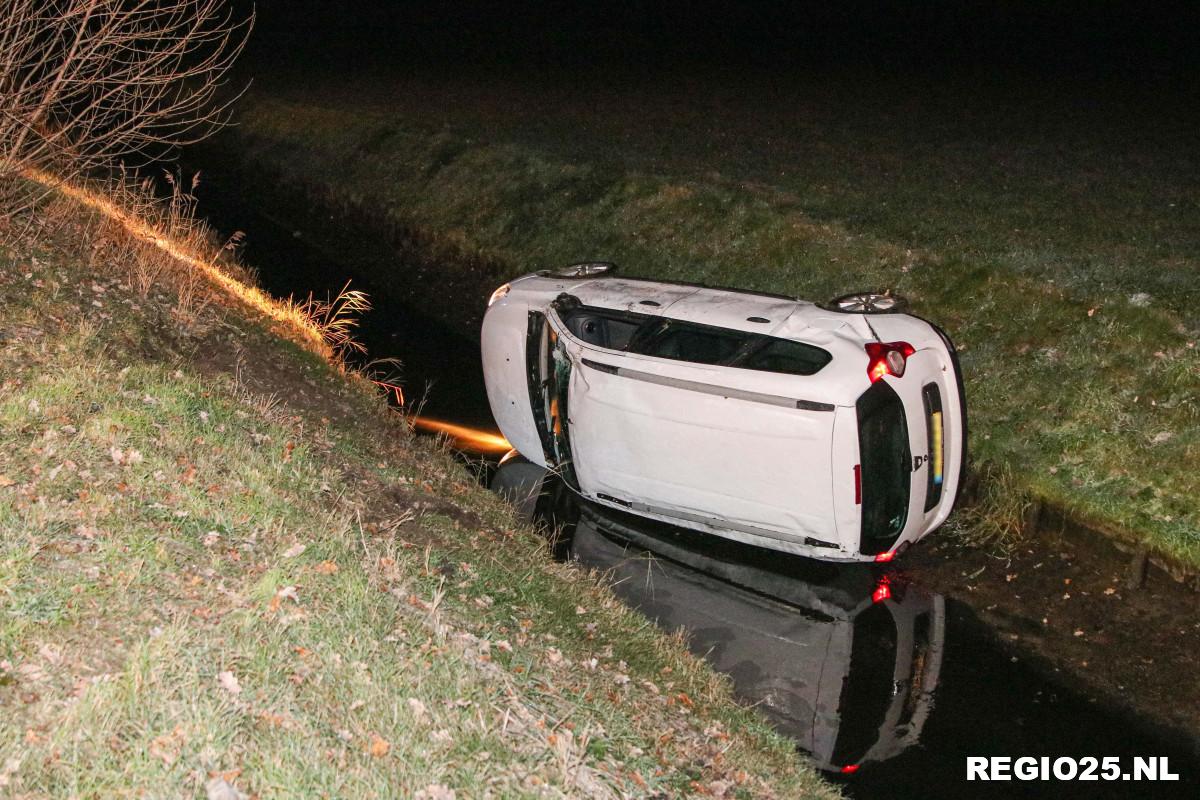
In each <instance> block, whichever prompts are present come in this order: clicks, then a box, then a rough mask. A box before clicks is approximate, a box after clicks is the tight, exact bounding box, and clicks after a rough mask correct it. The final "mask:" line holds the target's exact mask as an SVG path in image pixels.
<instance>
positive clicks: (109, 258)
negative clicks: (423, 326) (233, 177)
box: [25, 169, 370, 367]
mask: <svg viewBox="0 0 1200 800" xmlns="http://www.w3.org/2000/svg"><path fill="white" fill-rule="evenodd" d="M25 175H26V177H27V178H28V179H30V180H32V181H35V182H38V183H39V184H41V185H43V186H45V187H48V188H53V189H55V190H57V191H58V192H59V193H60V196H57V197H54V198H53V199H52V200H50V202H49V203H48V204H47V205H46V206H45V208H44V213H45V214H47V215H48V218H49V219H50V220H51V224H52V225H54V224H58V225H59V226H61V225H62V224H67V223H71V224H74V223H75V221H77V220H78V216H79V215H78V209H77V207H75V206H73V204H72V203H81V204H83V205H84V206H86V207H88V208H90V209H93V210H94V211H96V212H98V216H97V217H95V218H94V220H95V221H94V222H90V223H87V225H88V231H87V234H88V236H89V238H90V239H91V241H92V247H93V250H94V251H96V252H95V259H102V260H103V261H104V262H106V263H109V264H116V265H119V268H123V269H124V270H125V271H126V272H127V274H128V276H129V280H130V281H131V283H132V284H133V285H134V286H135V287H136V288H137V289H138V291H139V293H140V294H141V295H142V296H143V297H144V296H146V295H148V294H149V293H150V291H151V290H152V289H154V288H156V287H161V286H169V287H170V288H171V289H172V290H174V293H175V296H176V311H177V312H178V313H179V314H180V315H181V316H182V317H185V318H186V317H188V316H189V315H192V314H194V312H195V311H196V308H197V306H198V304H200V303H204V302H207V301H208V299H210V298H209V297H208V293H209V292H210V291H212V290H214V289H215V290H219V291H222V292H224V293H225V294H226V295H229V296H232V297H233V298H235V299H237V300H239V301H241V302H243V303H245V304H246V305H248V306H250V307H251V308H253V309H254V310H255V311H257V312H259V313H261V314H263V315H264V316H266V317H267V318H269V319H271V320H274V321H275V322H277V323H279V324H280V325H281V326H282V327H281V329H282V330H284V331H286V332H287V335H288V336H290V337H291V338H293V339H296V340H297V341H299V342H300V343H301V344H303V345H304V346H306V347H307V348H308V349H309V350H311V351H312V352H314V353H316V354H317V355H319V356H321V357H323V358H325V359H327V360H329V361H330V362H331V363H334V364H336V365H338V366H339V367H342V366H344V361H343V359H342V356H344V355H345V354H347V353H349V352H355V351H358V350H361V347H360V346H359V345H358V343H357V342H355V340H354V338H353V332H354V329H355V327H356V326H357V321H356V317H357V315H358V314H360V313H363V312H365V311H367V310H369V309H370V302H369V301H368V299H367V297H366V295H364V294H363V293H362V292H358V291H355V290H352V289H350V288H349V284H347V286H346V288H345V289H343V290H342V292H341V293H340V294H339V295H338V296H337V297H336V298H333V299H332V300H314V299H313V298H312V297H311V296H310V297H309V298H308V299H307V300H305V301H303V302H297V301H294V300H291V299H288V300H280V299H278V298H275V297H272V296H271V295H269V294H267V293H266V292H264V291H263V290H261V289H259V288H258V287H257V286H256V285H254V281H253V276H252V275H251V273H250V272H249V271H248V270H247V269H246V268H245V267H243V266H242V265H241V264H240V263H239V262H238V260H237V258H236V251H237V246H238V244H239V243H240V241H241V237H240V236H239V235H238V234H235V235H234V236H233V237H231V238H230V239H228V240H226V241H224V242H220V241H218V239H217V237H216V235H215V234H214V233H213V232H212V230H211V229H210V228H209V227H208V226H207V225H206V224H205V223H204V221H203V220H201V219H199V218H198V217H197V216H196V200H195V197H194V196H193V195H192V194H191V191H190V190H191V189H194V188H195V182H196V181H197V180H199V176H195V177H193V178H192V184H191V186H190V187H189V188H188V189H185V188H184V186H183V181H182V180H181V179H180V178H179V176H176V175H172V174H171V173H166V176H167V181H168V184H169V186H170V190H171V191H170V193H169V195H168V196H167V197H166V198H165V199H164V198H161V197H159V196H157V195H156V194H155V192H154V186H153V183H152V182H151V181H150V180H149V179H145V178H143V179H140V180H139V179H135V178H131V177H130V176H128V175H124V174H122V175H120V176H118V177H116V178H114V179H113V180H111V181H109V182H107V183H105V184H101V185H95V184H93V185H91V186H85V185H81V184H78V183H71V182H66V181H63V180H62V179H59V178H57V177H56V176H54V175H51V174H50V173H47V172H43V171H41V170H36V169H29V170H26V172H25Z"/></svg>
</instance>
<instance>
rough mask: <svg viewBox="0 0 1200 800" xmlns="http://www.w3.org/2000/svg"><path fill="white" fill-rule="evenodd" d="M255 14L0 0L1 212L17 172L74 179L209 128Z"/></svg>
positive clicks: (206, 7)
mask: <svg viewBox="0 0 1200 800" xmlns="http://www.w3.org/2000/svg"><path fill="white" fill-rule="evenodd" d="M253 22H254V19H253V16H250V17H248V18H246V19H243V20H239V19H235V18H234V16H233V12H232V10H231V9H230V8H229V7H228V5H227V0H0V194H5V193H6V194H8V195H9V203H8V207H7V209H0V211H4V210H7V211H8V212H9V213H11V211H13V210H14V206H13V202H12V199H11V196H12V187H13V186H14V185H16V179H17V178H18V176H19V175H20V174H21V173H22V172H24V171H26V170H29V169H38V170H52V171H55V172H56V173H57V174H59V175H61V176H62V177H64V178H71V177H74V176H77V175H79V174H81V173H87V172H90V171H93V170H96V169H97V168H105V167H108V168H112V167H115V166H116V165H118V164H120V163H122V162H123V161H124V160H127V159H135V158H136V159H139V160H146V161H149V160H153V159H154V158H156V157H161V156H163V155H165V154H167V153H169V152H170V151H171V150H172V149H173V148H175V147H178V146H181V145H183V144H189V143H192V142H195V141H198V140H200V139H203V138H204V137H205V136H207V135H210V134H211V133H212V132H213V131H214V130H216V129H217V128H219V127H220V126H221V125H223V124H224V123H225V122H227V121H228V116H229V108H230V104H231V103H232V102H233V100H235V99H236V97H234V98H227V99H224V100H220V99H219V97H220V95H221V92H222V90H223V88H224V83H223V80H224V77H225V76H226V75H227V73H228V71H229V69H230V67H232V65H233V63H234V61H235V60H236V59H237V57H238V56H239V55H240V53H241V52H242V49H243V48H244V47H245V44H246V39H247V37H248V36H249V33H250V29H251V27H252V25H253ZM5 189H8V190H9V191H8V192H5Z"/></svg>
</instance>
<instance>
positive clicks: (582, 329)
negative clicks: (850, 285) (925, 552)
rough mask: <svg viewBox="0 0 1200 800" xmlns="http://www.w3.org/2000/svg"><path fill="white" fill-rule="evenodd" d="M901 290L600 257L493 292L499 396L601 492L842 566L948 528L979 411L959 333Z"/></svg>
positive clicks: (490, 361)
mask: <svg viewBox="0 0 1200 800" xmlns="http://www.w3.org/2000/svg"><path fill="white" fill-rule="evenodd" d="M900 309H901V303H900V301H898V299H897V298H894V297H892V296H889V295H880V294H872V293H863V294H858V295H848V296H847V297H844V298H840V299H839V300H837V301H834V303H832V304H830V305H829V306H827V307H822V306H818V305H815V304H813V303H809V302H804V301H800V300H793V299H789V298H785V297H776V296H771V295H762V294H751V293H745V292H739V291H732V290H728V289H714V288H709V287H703V286H695V285H683V284H674V283H663V282H657V281H648V280H637V279H629V278H621V277H616V276H615V275H613V270H612V266H611V265H609V264H604V263H598V264H597V263H588V264H577V265H574V266H572V267H568V268H566V269H564V270H559V271H554V272H540V273H536V274H533V275H527V276H524V277H522V278H519V279H517V280H514V281H512V282H511V283H506V284H505V285H503V286H501V287H500V288H498V289H497V290H496V291H495V292H494V293H493V294H492V297H491V299H490V300H489V303H488V310H487V313H486V314H485V316H484V320H483V330H482V354H483V372H484V380H485V382H486V384H487V392H488V401H489V402H490V404H491V408H492V414H493V416H494V417H495V419H496V422H497V424H498V425H499V426H500V430H501V432H502V433H503V434H504V436H505V437H506V438H507V439H508V441H509V442H510V443H511V444H512V446H513V447H514V448H515V449H516V450H517V451H518V452H519V453H521V455H523V456H525V458H527V459H529V460H530V461H532V462H534V463H535V464H538V465H540V466H544V467H546V468H548V469H552V470H555V471H556V472H557V473H559V474H560V475H561V476H562V478H563V480H564V481H565V482H566V483H567V485H568V486H570V487H571V488H572V489H573V490H575V491H576V492H578V493H579V494H580V495H582V496H583V497H585V498H587V499H588V500H591V501H593V502H595V503H599V504H600V505H605V506H610V507H613V508H618V509H622V510H625V511H629V512H632V513H635V514H638V515H641V516H644V517H649V518H651V519H657V520H661V521H664V522H669V523H673V524H675V525H678V526H681V527H686V528H689V529H693V530H697V531H702V532H705V533H712V534H716V535H719V536H725V537H728V538H730V539H735V540H738V541H742V542H746V543H749V544H753V545H758V546H761V547H767V548H772V549H775V550H782V551H786V552H790V553H797V554H800V555H806V556H811V557H815V558H820V559H826V560H833V561H888V560H891V558H893V557H894V556H895V555H896V554H897V553H899V552H900V551H901V550H902V549H903V548H905V547H907V546H908V545H909V544H911V543H912V542H915V541H917V540H918V539H920V538H921V537H922V536H924V535H926V534H927V533H929V532H930V531H932V530H934V529H935V528H937V527H938V526H939V525H941V524H942V523H943V522H944V521H945V520H946V517H947V516H949V514H950V511H951V508H952V507H953V505H954V500H955V495H956V494H957V491H958V486H959V482H960V478H961V475H962V471H963V463H964V461H965V453H966V413H965V403H964V399H963V393H962V382H961V379H960V376H959V370H958V366H957V359H956V356H955V352H954V346H953V345H952V344H951V342H950V339H949V338H948V337H947V336H946V335H945V334H944V333H943V332H941V331H940V330H939V329H938V328H936V327H935V326H933V325H931V324H930V323H928V322H926V321H924V320H922V319H918V318H917V317H914V316H911V315H909V314H905V313H902V312H901V310H900Z"/></svg>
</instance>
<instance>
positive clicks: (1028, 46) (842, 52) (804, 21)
mask: <svg viewBox="0 0 1200 800" xmlns="http://www.w3.org/2000/svg"><path fill="white" fill-rule="evenodd" d="M256 5H257V11H258V30H257V32H256V36H255V39H254V42H253V45H252V48H251V53H250V55H251V58H252V59H254V60H255V61H258V62H260V63H261V62H262V61H263V60H269V61H271V62H274V63H282V62H288V61H294V60H303V61H304V62H305V63H306V64H308V65H314V66H315V65H321V66H325V67H329V68H334V67H336V68H339V69H343V70H357V69H379V68H386V67H392V66H405V65H407V66H413V65H430V66H439V67H442V68H446V69H453V68H455V67H459V66H501V65H508V66H520V65H527V66H537V67H548V68H554V67H561V68H572V67H611V68H614V69H639V68H645V69H657V68H661V67H672V66H692V67H713V66H721V67H725V68H788V67H791V68H795V67H809V68H837V69H854V70H859V69H867V70H889V71H906V72H921V73H935V74H936V73H938V72H952V71H953V72H958V71H960V70H963V69H966V70H970V69H972V68H980V69H987V70H1004V71H1009V72H1012V73H1013V74H1018V75H1024V76H1030V75H1031V74H1032V75H1045V76H1064V77H1097V78H1106V79H1123V80H1130V81H1140V82H1160V81H1164V80H1167V81H1172V82H1175V81H1185V82H1186V81H1188V80H1189V79H1190V76H1191V74H1192V71H1193V68H1194V67H1195V66H1196V62H1197V53H1196V51H1197V47H1196V44H1197V41H1198V40H1200V38H1198V37H1197V27H1198V21H1200V14H1198V13H1197V5H1200V4H1196V3H1170V4H1168V3H1131V2H1104V0H1098V1H1093V2H1086V0H1074V1H1073V2H1036V1H1034V0H1012V1H1010V2H1002V1H1001V2H978V1H976V0H957V1H956V0H926V1H922V0H907V1H902V2H889V1H888V0H882V1H881V2H872V0H848V1H847V2H827V3H818V2H804V1H801V2H790V3H789V2H770V3H738V2H716V1H715V0H696V1H695V2H677V1H675V0H665V1H664V2H656V1H655V0H632V1H631V2H625V3H599V2H592V3H587V2H571V1H570V0H546V1H545V2H526V1H524V0H516V2H488V1H487V0H459V1H458V2H444V3H436V2H404V1H403V0H394V1H393V2H382V1H381V0H374V1H372V0H367V1H366V2H341V1H335V0H260V2H258V3H257V4H256Z"/></svg>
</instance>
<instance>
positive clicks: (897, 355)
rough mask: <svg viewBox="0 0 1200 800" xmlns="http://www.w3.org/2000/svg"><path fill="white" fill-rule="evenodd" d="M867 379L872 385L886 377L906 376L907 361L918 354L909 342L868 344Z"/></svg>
mask: <svg viewBox="0 0 1200 800" xmlns="http://www.w3.org/2000/svg"><path fill="white" fill-rule="evenodd" d="M866 349H867V358H868V359H870V360H869V361H868V362H867V377H869V378H870V379H871V383H874V382H875V381H877V380H879V379H880V378H882V377H883V376H884V375H895V376H896V377H897V378H899V377H900V376H902V375H903V374H904V365H905V360H906V359H907V358H908V357H909V356H911V355H912V354H913V353H915V352H916V350H915V349H913V346H912V345H911V344H909V343H908V342H868V343H867V344H866Z"/></svg>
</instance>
